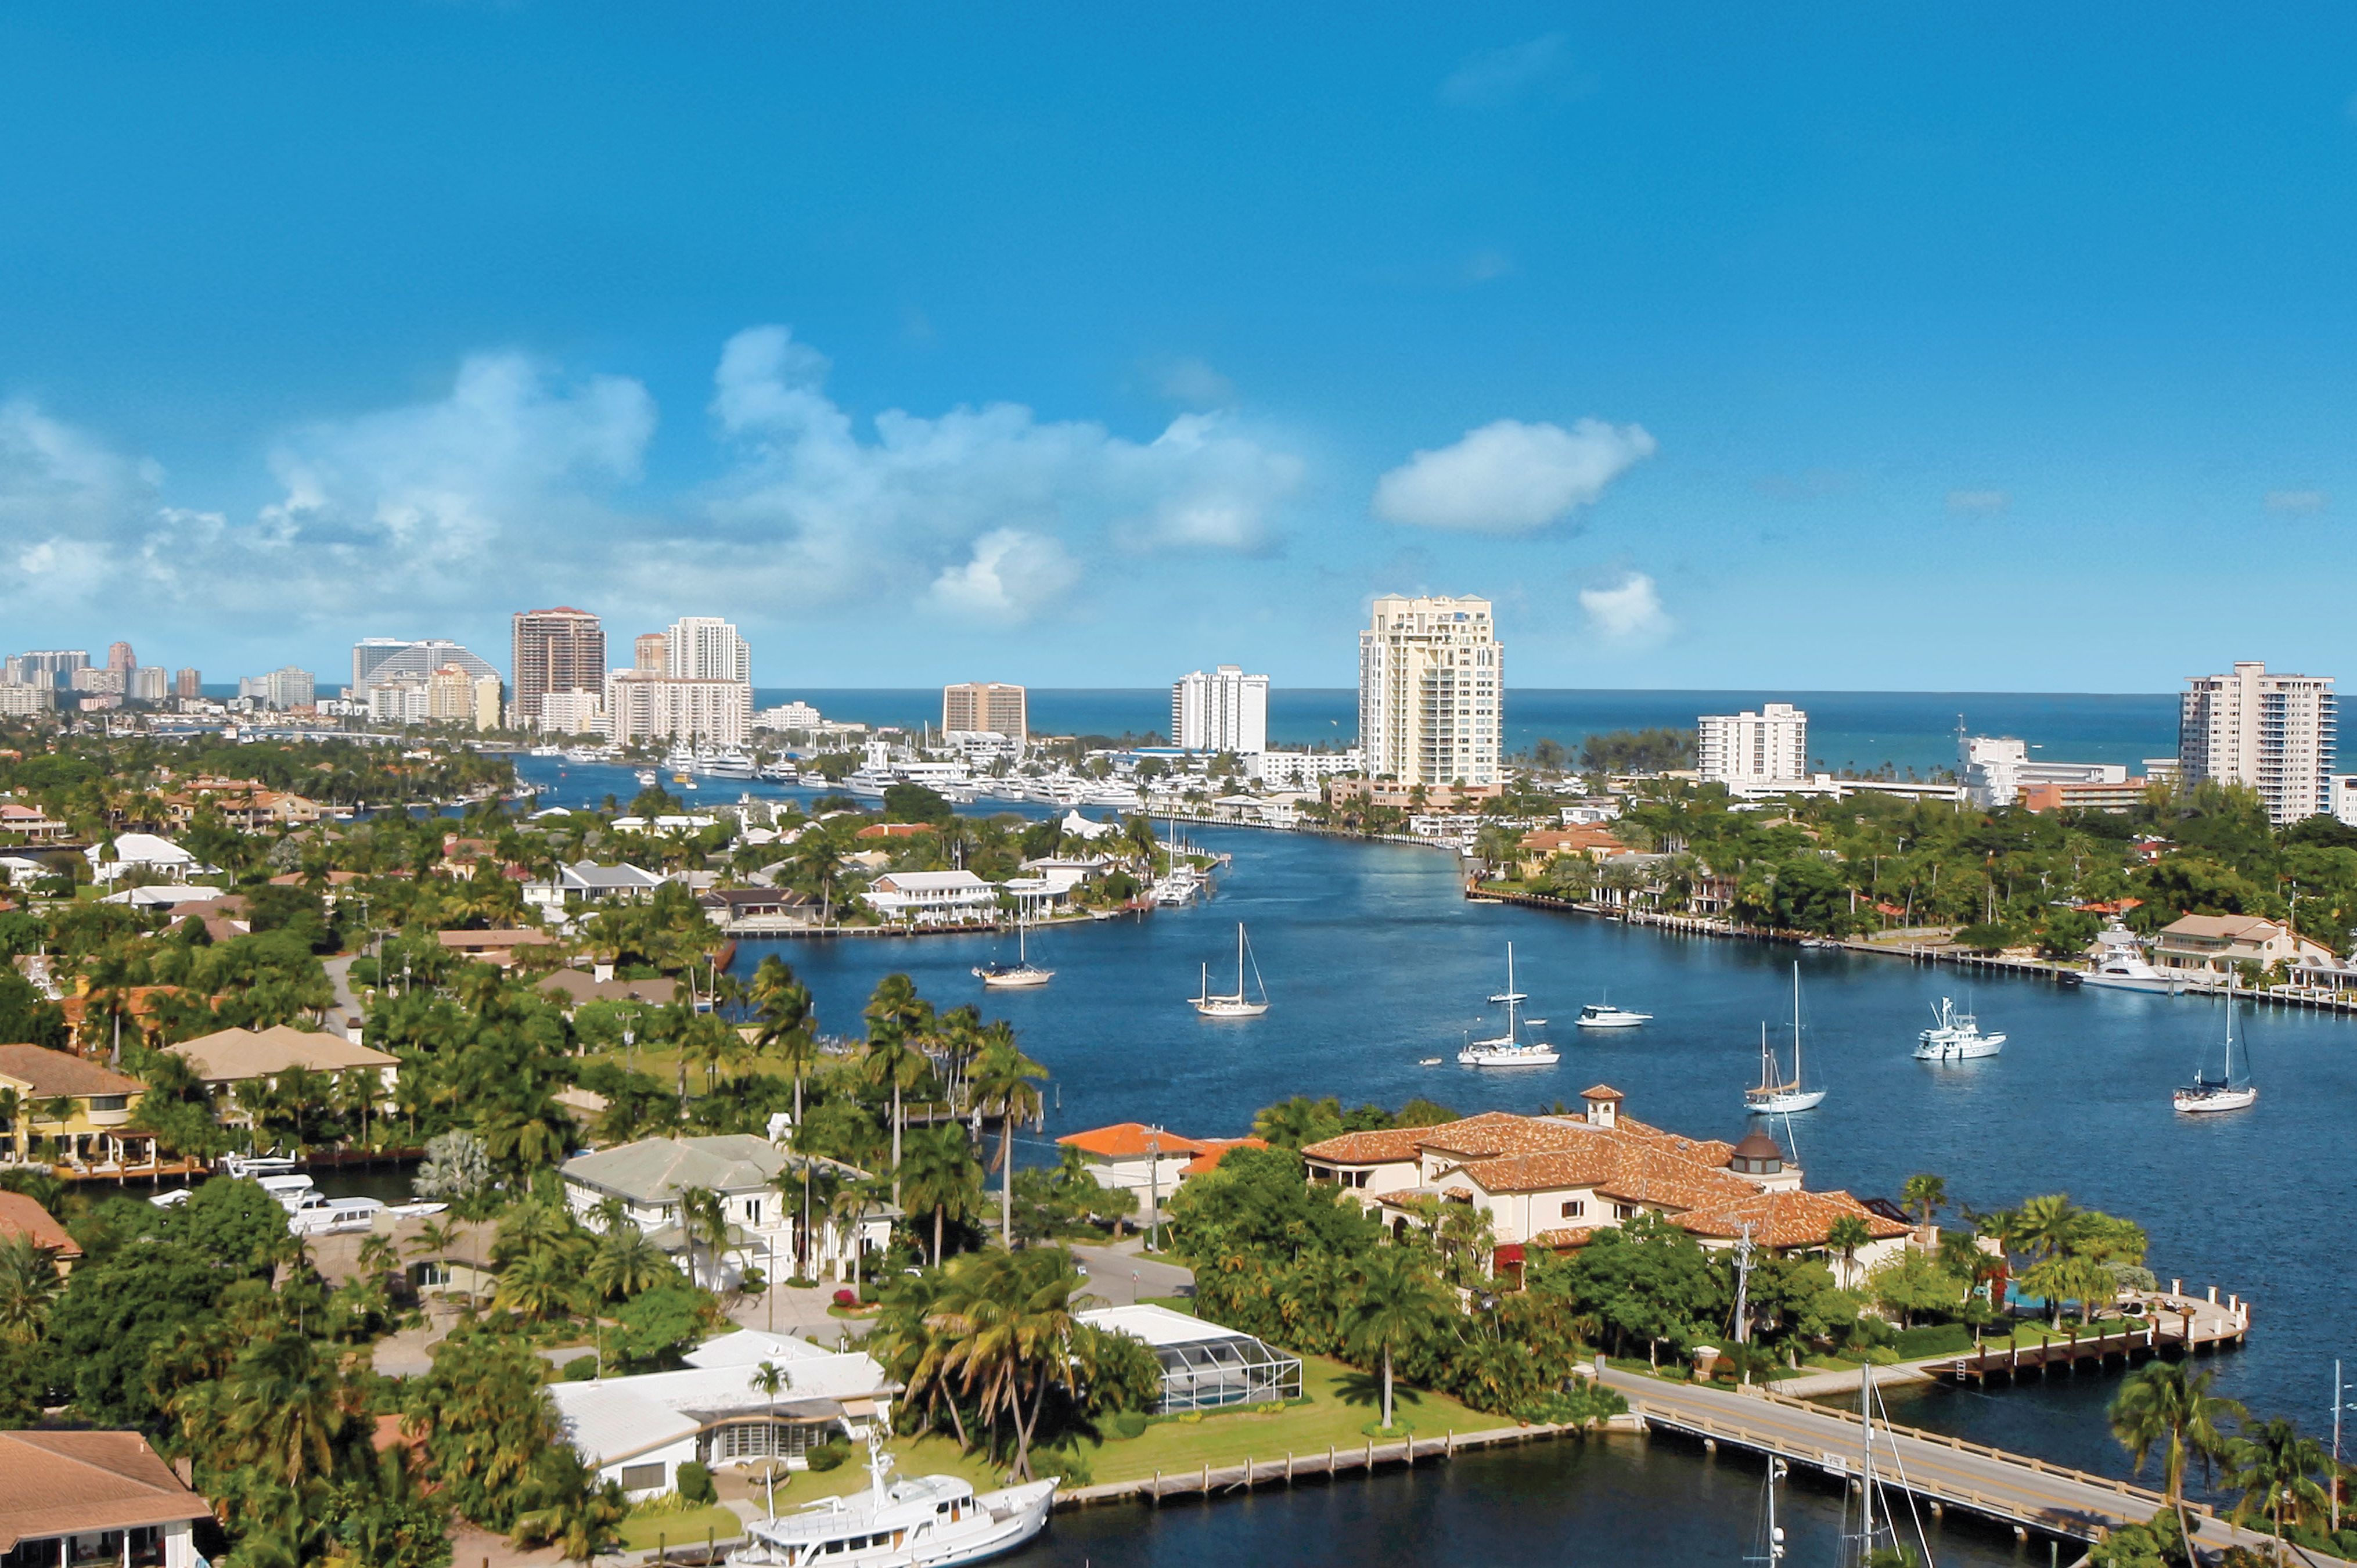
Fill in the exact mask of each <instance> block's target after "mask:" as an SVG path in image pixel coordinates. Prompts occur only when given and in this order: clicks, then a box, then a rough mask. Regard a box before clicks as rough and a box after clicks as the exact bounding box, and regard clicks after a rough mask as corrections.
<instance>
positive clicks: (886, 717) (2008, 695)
mask: <svg viewBox="0 0 2357 1568" xmlns="http://www.w3.org/2000/svg"><path fill="white" fill-rule="evenodd" d="M754 700H755V703H756V704H757V705H758V706H760V707H770V706H773V705H775V704H777V703H785V702H793V701H800V702H805V703H811V704H812V705H813V706H814V707H816V708H817V709H818V710H819V712H820V713H822V714H825V715H826V716H827V717H828V718H830V719H836V720H841V721H845V722H850V723H858V724H866V725H902V726H907V727H910V728H913V727H915V726H917V725H923V724H939V723H940V722H941V691H940V689H939V688H938V687H808V686H802V687H795V686H760V687H757V688H756V689H755V691H754ZM1028 703H1029V714H1030V722H1031V729H1032V732H1033V733H1034V734H1038V735H1101V736H1120V735H1123V734H1131V735H1142V734H1145V733H1146V732H1148V731H1153V732H1156V733H1167V732H1168V729H1169V725H1170V691H1169V688H1168V687H1167V686H1142V687H1086V686H1071V687H1059V686H1034V687H1032V688H1031V689H1030V692H1029V694H1028ZM1358 703H1359V699H1358V693H1357V691H1356V689H1354V688H1352V687H1348V686H1326V687H1316V686H1311V687H1302V686H1295V687H1281V688H1276V689H1274V690H1272V691H1271V692H1270V693H1269V694H1268V736H1269V742H1270V744H1271V745H1273V746H1318V745H1334V746H1347V745H1349V744H1351V742H1352V741H1353V740H1355V739H1356V738H1357V736H1358V728H1359V707H1358ZM1761 703H1793V704H1794V705H1796V706H1798V707H1800V708H1801V709H1802V710H1803V711H1804V712H1806V713H1807V714H1808V715H1809V756H1810V757H1811V758H1812V759H1813V761H1814V762H1815V763H1816V765H1817V766H1818V767H1820V768H1824V769H1825V770H1827V771H1844V770H1847V771H1853V772H1861V773H1863V772H1870V771H1873V770H1875V769H1878V768H1883V767H1885V766H1889V767H1890V768H1895V769H1897V770H1898V771H1899V772H1900V773H1902V774H1904V773H1908V772H1910V771H1911V772H1915V773H1918V774H1923V773H1929V772H1930V771H1932V769H1935V768H1953V767H1954V766H1955V764H1956V736H1957V733H1958V730H1959V728H1960V727H1961V728H1962V729H1963V731H1964V733H1965V734H1969V735H2004V736H2019V737H2020V738H2021V739H2022V740H2024V741H2026V742H2028V743H2029V746H2031V748H2032V750H2033V752H2035V753H2036V754H2038V755H2040V756H2041V757H2044V758H2046V759H2048V760H2056V761H2070V762H2110V763H2122V764H2125V765H2126V766H2127V767H2128V768H2130V769H2131V770H2134V769H2136V768H2137V766H2138V764H2140V763H2141V762H2142V761H2143V760H2144V759H2145V758H2147V757H2174V756H2175V755H2176V752H2177V713H2178V698H2177V694H2176V693H2173V692H2152V693H2145V692H2126V693H2106V692H1830V691H1828V692H1796V691H1790V690H1786V691H1739V690H1732V689H1724V690H1678V689H1662V690H1651V689H1634V690H1630V689H1607V688H1582V687H1553V688H1550V687H1524V688H1510V689H1509V690H1508V691H1507V693H1506V723H1505V729H1506V736H1505V738H1506V746H1507V749H1508V750H1509V751H1512V752H1517V753H1519V752H1524V751H1527V750H1529V749H1530V747H1531V746H1534V745H1535V744H1536V743H1537V742H1538V741H1539V740H1540V739H1542V738H1545V739H1550V740H1554V741H1556V742H1558V743H1560V744H1561V745H1563V746H1568V747H1572V748H1575V749H1576V748H1577V746H1578V745H1579V743H1580V742H1581V741H1582V740H1584V739H1585V738H1586V737H1587V736H1590V735H1596V734H1602V733H1608V732H1609V731H1613V730H1622V729H1650V728H1657V727H1670V728H1678V729H1690V728H1692V727H1693V726H1694V724H1695V719H1696V718H1697V717H1698V716H1700V715H1701V714H1719V713H1735V712H1738V711H1739V710H1741V709H1744V708H1751V709H1757V708H1758V707H1759V706H1760V704H1761Z"/></svg>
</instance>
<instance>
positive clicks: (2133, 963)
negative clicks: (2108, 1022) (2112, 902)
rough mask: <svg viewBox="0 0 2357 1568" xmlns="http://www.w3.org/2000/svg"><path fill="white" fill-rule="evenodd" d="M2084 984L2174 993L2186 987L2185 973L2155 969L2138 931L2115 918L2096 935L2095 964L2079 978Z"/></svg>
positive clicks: (2110, 988) (2172, 994)
mask: <svg viewBox="0 0 2357 1568" xmlns="http://www.w3.org/2000/svg"><path fill="white" fill-rule="evenodd" d="M2079 983H2080V984H2082V985H2100V986H2102V987H2104V989H2105V990H2107V991H2158V992H2164V993H2167V994H2169V995H2171V996H2174V995H2176V994H2177V993H2179V992H2180V991H2182V990H2184V989H2185V981H2184V979H2183V977H2182V976H2179V975H2174V974H2171V973H2169V972H2168V971H2166V970H2161V969H2155V968H2154V967H2153V966H2152V963H2151V962H2150V961H2148V960H2147V958H2146V957H2145V956H2144V943H2143V942H2141V941H2139V940H2136V933H2135V932H2134V931H2131V930H2129V929H2127V928H2126V926H2124V925H2122V924H2120V922H2119V921H2117V920H2114V921H2113V922H2112V923H2111V924H2110V925H2108V926H2106V927H2104V929H2103V930H2102V931H2101V932H2100V933H2099V934H2098V935H2097V936H2096V938H2095V964H2094V967H2093V969H2091V970H2089V971H2088V972H2086V973H2085V974H2083V975H2081V976H2080V977H2079Z"/></svg>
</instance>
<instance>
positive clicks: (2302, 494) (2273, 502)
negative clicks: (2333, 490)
mask: <svg viewBox="0 0 2357 1568" xmlns="http://www.w3.org/2000/svg"><path fill="white" fill-rule="evenodd" d="M2331 504H2332V498H2331V497H2330V496H2329V495H2327V494H2325V493H2324V492H2323V491H2322V490H2269V491H2268V492H2267V510H2269V511H2288V512H2302V513H2305V512H2319V511H2322V510H2324V509H2325V508H2326V507H2328V506H2330V505H2331Z"/></svg>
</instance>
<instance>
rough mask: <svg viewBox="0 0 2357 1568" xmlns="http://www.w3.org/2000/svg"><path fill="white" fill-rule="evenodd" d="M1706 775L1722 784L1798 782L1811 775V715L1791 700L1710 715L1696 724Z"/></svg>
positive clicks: (1700, 762) (1701, 765) (1699, 761)
mask: <svg viewBox="0 0 2357 1568" xmlns="http://www.w3.org/2000/svg"><path fill="white" fill-rule="evenodd" d="M1695 731H1696V739H1697V741H1698V742H1699V747H1698V751H1697V755H1696V757H1695V763H1696V766H1697V767H1698V768H1700V769H1701V772H1702V776H1703V777H1704V778H1705V779H1709V780H1711V781H1712V782H1714V783H1717V784H1768V783H1779V784H1781V783H1792V782H1796V781H1798V780H1800V779H1806V778H1807V777H1808V776H1809V715H1808V714H1805V713H1803V711H1802V710H1801V709H1799V708H1796V707H1794V706H1793V705H1792V703H1760V711H1759V712H1758V713H1756V714H1755V713H1753V712H1751V711H1750V710H1749V709H1748V708H1747V709H1745V710H1744V711H1743V712H1742V713H1739V714H1703V715H1702V717H1701V718H1699V719H1697V720H1696V721H1695Z"/></svg>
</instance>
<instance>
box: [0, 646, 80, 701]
mask: <svg viewBox="0 0 2357 1568" xmlns="http://www.w3.org/2000/svg"><path fill="white" fill-rule="evenodd" d="M89 667H90V654H89V652H88V651H87V650H83V649H80V648H46V649H36V650H33V651H32V652H30V653H12V654H10V655H9V656H8V682H7V683H8V684H9V685H11V686H47V687H48V688H49V689H50V690H52V691H56V690H58V689H59V688H61V687H62V688H67V689H70V688H71V686H72V684H73V682H72V681H71V679H70V677H71V676H72V674H73V672H74V671H77V670H86V669H88V668H89Z"/></svg>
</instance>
